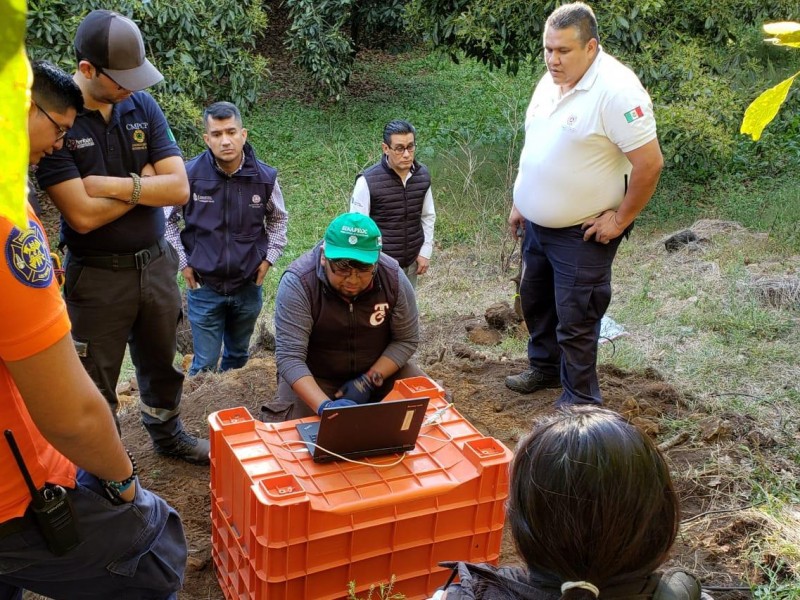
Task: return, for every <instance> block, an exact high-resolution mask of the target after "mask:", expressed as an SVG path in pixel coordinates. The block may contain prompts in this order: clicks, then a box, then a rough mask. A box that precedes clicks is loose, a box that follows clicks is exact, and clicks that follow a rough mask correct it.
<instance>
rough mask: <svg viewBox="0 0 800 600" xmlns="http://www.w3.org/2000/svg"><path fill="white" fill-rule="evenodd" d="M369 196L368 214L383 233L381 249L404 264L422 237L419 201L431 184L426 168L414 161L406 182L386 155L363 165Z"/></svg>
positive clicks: (412, 256)
mask: <svg viewBox="0 0 800 600" xmlns="http://www.w3.org/2000/svg"><path fill="white" fill-rule="evenodd" d="M362 175H363V176H364V179H366V180H367V186H368V187H369V196H370V199H369V201H370V208H369V216H370V217H372V220H373V221H375V222H376V223H377V224H378V227H379V228H380V230H381V235H382V236H383V251H384V252H385V253H386V254H388V255H389V256H391V257H392V258H394V259H395V260H396V261H397V262H399V263H400V266H401V267H402V268H404V269H405V268H406V267H407V266H408V265H410V264H411V263H413V262H414V261H415V260H416V259H417V256H418V255H419V251H420V248H422V244H423V242H424V241H425V236H424V234H423V232H422V220H421V218H422V205H423V203H424V201H425V194H426V193H427V191H428V188H430V187H431V175H430V173H429V172H428V168H427V167H426V166H425V165H423V164H421V163H418V162H417V161H414V165H413V166H412V167H411V177H409V178H408V181H406V184H405V185H403V182H402V181H401V180H400V176H399V175H398V174H397V173H395V172H394V171H393V170H392V168H391V167H390V166H389V162H388V160H387V158H386V155H385V154H384V155H383V158H382V159H381V162H379V163H377V164H374V165H372V166H371V167H369V168H368V169H366V170H365V171H364V172H363V173H362Z"/></svg>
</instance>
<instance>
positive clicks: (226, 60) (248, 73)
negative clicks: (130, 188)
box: [26, 0, 268, 153]
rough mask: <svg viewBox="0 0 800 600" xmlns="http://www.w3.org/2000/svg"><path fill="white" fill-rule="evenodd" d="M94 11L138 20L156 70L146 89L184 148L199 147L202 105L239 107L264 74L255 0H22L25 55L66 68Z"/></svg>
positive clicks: (262, 17)
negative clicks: (159, 78) (158, 79)
mask: <svg viewBox="0 0 800 600" xmlns="http://www.w3.org/2000/svg"><path fill="white" fill-rule="evenodd" d="M98 8H105V9H111V10H115V11H117V12H119V13H120V14H123V15H125V16H128V17H130V18H132V19H133V20H134V21H136V23H137V24H138V25H139V28H140V29H141V31H142V36H143V38H144V41H145V47H146V50H147V54H148V57H149V58H150V60H151V62H153V64H155V65H156V66H157V67H158V69H159V70H160V71H161V72H162V73H163V74H164V81H163V82H162V83H159V84H158V85H156V86H155V87H154V88H152V90H149V91H151V92H152V93H153V95H154V96H155V97H156V98H157V99H158V101H159V103H160V104H161V106H162V108H163V109H164V112H165V113H166V114H167V117H168V118H169V121H170V124H171V125H172V127H173V129H174V130H175V134H176V136H177V137H178V140H179V141H180V142H181V146H182V148H183V149H184V151H185V152H187V153H188V151H189V150H190V149H191V150H197V149H199V147H200V140H199V137H198V134H197V126H198V125H199V123H200V114H201V111H202V108H203V107H204V106H205V105H207V104H209V103H211V102H214V101H217V100H228V101H231V102H234V103H236V104H238V105H239V107H240V108H242V109H246V108H247V107H249V106H251V105H252V104H253V103H255V102H256V99H257V98H258V94H259V92H260V91H261V90H262V88H263V84H264V82H265V81H266V78H267V76H268V70H267V64H266V61H265V60H264V58H263V57H261V56H260V55H258V54H256V53H255V47H256V43H257V41H258V40H259V38H260V36H262V35H263V32H264V30H265V28H266V26H267V18H266V14H265V13H264V10H263V8H262V5H261V2H260V0H170V1H167V0H152V1H150V2H142V1H140V0H117V1H115V2H108V1H103V0H29V2H28V23H27V25H28V34H27V40H26V43H27V47H28V52H29V54H30V55H31V56H32V57H34V58H46V59H48V60H51V61H52V62H54V63H56V64H59V65H60V66H61V67H62V68H64V69H66V70H68V71H72V70H73V69H74V68H75V52H74V50H73V45H72V41H73V38H74V35H75V31H76V30H77V28H78V24H79V23H80V22H81V20H82V19H83V17H84V16H86V14H87V13H89V12H90V11H91V10H94V9H98ZM234 40H235V43H232V41H234Z"/></svg>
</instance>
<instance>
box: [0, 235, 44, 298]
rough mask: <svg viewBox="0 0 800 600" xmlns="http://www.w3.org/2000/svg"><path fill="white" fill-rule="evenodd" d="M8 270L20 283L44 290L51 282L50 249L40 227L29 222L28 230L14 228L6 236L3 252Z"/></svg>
mask: <svg viewBox="0 0 800 600" xmlns="http://www.w3.org/2000/svg"><path fill="white" fill-rule="evenodd" d="M5 257H6V263H8V270H9V271H10V272H11V273H12V274H13V275H14V277H16V278H17V279H18V280H19V281H20V283H22V284H23V285H27V286H29V287H35V288H45V287H48V286H49V285H50V283H51V282H52V281H53V264H52V263H51V262H50V249H49V247H48V245H47V240H46V238H45V236H44V232H43V231H42V228H41V226H40V225H39V224H38V223H37V222H36V221H32V220H29V221H28V229H25V230H21V229H18V228H17V227H14V228H13V229H12V230H11V232H10V233H9V234H8V238H7V240H6V251H5Z"/></svg>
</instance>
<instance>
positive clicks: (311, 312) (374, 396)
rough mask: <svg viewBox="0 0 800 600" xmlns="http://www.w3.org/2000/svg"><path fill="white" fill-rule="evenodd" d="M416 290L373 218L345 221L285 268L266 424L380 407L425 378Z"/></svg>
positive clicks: (355, 216)
mask: <svg viewBox="0 0 800 600" xmlns="http://www.w3.org/2000/svg"><path fill="white" fill-rule="evenodd" d="M418 344H419V315H418V313H417V302H416V299H415V297H414V288H413V287H411V283H410V282H409V281H408V278H407V277H406V276H405V274H404V273H403V272H402V270H401V269H400V267H399V266H398V264H397V261H396V260H394V259H393V258H391V257H389V256H387V255H386V254H383V253H382V252H381V232H380V230H379V229H378V227H377V225H375V222H374V221H373V220H372V219H370V218H369V217H368V216H366V215H362V214H357V213H347V214H344V215H340V216H339V217H337V218H336V219H334V220H333V222H332V223H331V224H330V225H329V226H328V229H327V230H326V232H325V239H324V240H323V241H322V242H320V243H319V244H317V245H316V246H315V247H314V248H313V249H312V250H311V251H310V252H307V253H306V254H304V255H303V256H301V257H300V258H298V259H297V260H295V261H294V262H293V263H292V264H291V265H289V267H288V268H287V269H286V272H285V273H284V274H283V277H282V278H281V282H280V284H279V285H278V293H277V296H276V298H275V362H276V363H277V367H278V395H277V398H276V399H275V400H274V401H273V402H271V403H270V404H268V405H266V406H264V407H262V412H263V413H264V414H263V415H262V419H263V420H264V421H272V422H274V421H284V420H288V419H298V418H300V417H307V416H311V415H313V414H315V413H320V412H321V411H322V409H323V408H326V407H331V406H333V407H336V406H347V405H352V404H364V403H367V402H378V401H380V400H381V399H382V398H383V397H384V396H385V395H386V394H387V393H389V391H390V390H391V389H392V386H393V385H394V382H395V381H396V380H397V379H403V378H406V377H415V376H420V375H424V373H423V372H422V371H421V370H420V369H419V368H418V367H416V366H415V365H414V364H413V363H410V362H409V359H410V358H411V355H412V354H414V352H415V351H416V349H417V345H418Z"/></svg>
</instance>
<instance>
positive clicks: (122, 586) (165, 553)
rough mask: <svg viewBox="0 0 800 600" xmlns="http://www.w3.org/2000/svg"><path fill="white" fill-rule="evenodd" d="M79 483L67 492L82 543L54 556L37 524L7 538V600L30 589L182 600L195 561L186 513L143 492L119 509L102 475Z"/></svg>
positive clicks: (68, 598) (66, 599)
mask: <svg viewBox="0 0 800 600" xmlns="http://www.w3.org/2000/svg"><path fill="white" fill-rule="evenodd" d="M77 479H78V485H77V487H76V488H75V489H73V490H67V494H68V495H69V497H70V499H71V500H72V506H73V509H74V511H75V518H76V519H77V523H78V532H79V535H80V539H81V541H80V544H79V545H78V546H77V547H76V548H73V549H72V550H70V551H69V552H67V553H66V554H65V555H63V556H55V555H53V554H52V553H51V552H50V551H49V550H48V549H47V545H46V542H45V540H44V538H43V537H42V535H41V533H39V530H38V528H37V526H36V525H35V524H34V523H33V522H32V519H31V522H30V524H29V525H28V526H26V527H25V528H24V529H22V531H19V532H17V533H13V534H11V535H8V536H6V537H4V538H2V539H0V600H16V599H17V598H20V597H21V595H20V594H21V590H23V589H25V590H30V591H32V592H36V593H37V594H41V595H44V596H47V597H48V598H54V599H55V600H62V599H63V600H108V599H109V598H114V600H174V599H175V598H177V592H178V590H179V589H180V588H181V585H182V583H183V574H184V570H185V568H186V557H187V548H186V538H185V537H184V534H183V525H182V524H181V519H180V517H179V516H178V513H176V512H175V510H174V509H173V508H172V507H170V506H169V505H168V504H167V503H166V502H164V500H162V499H161V498H159V497H158V496H156V495H155V494H153V493H152V492H149V491H148V490H146V489H144V488H142V487H141V486H138V485H137V489H136V498H135V499H134V501H133V502H131V503H127V504H121V505H115V504H112V503H111V502H110V501H109V500H108V499H107V498H106V497H105V495H104V494H103V493H102V491H101V488H100V483H99V482H98V480H97V478H96V477H95V476H94V475H91V474H89V473H87V472H85V471H82V470H78V477H77ZM137 484H138V482H137Z"/></svg>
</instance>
